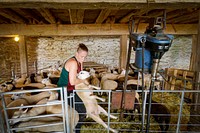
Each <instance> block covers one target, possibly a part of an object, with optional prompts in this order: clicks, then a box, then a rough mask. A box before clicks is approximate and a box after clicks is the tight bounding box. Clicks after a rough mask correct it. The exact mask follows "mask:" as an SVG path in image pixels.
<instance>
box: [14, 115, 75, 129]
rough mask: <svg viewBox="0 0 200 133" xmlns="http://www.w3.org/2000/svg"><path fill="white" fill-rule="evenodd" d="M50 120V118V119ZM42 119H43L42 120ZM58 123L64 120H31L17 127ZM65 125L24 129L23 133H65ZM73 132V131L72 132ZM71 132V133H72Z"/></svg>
mask: <svg viewBox="0 0 200 133" xmlns="http://www.w3.org/2000/svg"><path fill="white" fill-rule="evenodd" d="M48 118H50V117H48ZM40 119H41V118H40ZM58 122H62V120H51V119H49V121H42V120H40V121H36V120H30V121H27V122H22V123H20V124H19V125H17V126H16V127H17V128H21V127H28V126H30V125H31V126H37V125H49V124H53V123H58ZM63 130H64V129H63V125H62V124H59V125H53V126H44V127H37V128H28V129H27V128H24V129H23V132H42V133H52V132H63ZM72 132H73V131H72ZM72 132H71V133H72Z"/></svg>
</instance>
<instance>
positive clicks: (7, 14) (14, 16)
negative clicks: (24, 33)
mask: <svg viewBox="0 0 200 133" xmlns="http://www.w3.org/2000/svg"><path fill="white" fill-rule="evenodd" d="M0 15H1V16H3V17H5V18H7V19H10V20H11V21H14V22H16V23H19V24H23V23H26V21H25V20H24V19H22V18H21V17H20V16H18V15H17V14H15V13H14V12H11V11H10V10H8V9H0Z"/></svg>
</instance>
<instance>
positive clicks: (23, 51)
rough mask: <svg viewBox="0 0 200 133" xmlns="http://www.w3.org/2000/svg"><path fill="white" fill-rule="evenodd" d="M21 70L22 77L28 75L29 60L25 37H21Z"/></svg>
mask: <svg viewBox="0 0 200 133" xmlns="http://www.w3.org/2000/svg"><path fill="white" fill-rule="evenodd" d="M19 53H20V70H21V76H22V75H26V76H27V75H28V59H27V48H26V43H25V37H24V36H19Z"/></svg>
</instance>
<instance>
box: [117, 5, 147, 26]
mask: <svg viewBox="0 0 200 133" xmlns="http://www.w3.org/2000/svg"><path fill="white" fill-rule="evenodd" d="M149 10H150V9H149V8H146V9H141V10H139V11H136V12H131V13H129V14H127V15H126V16H125V17H123V18H122V19H120V21H119V22H120V23H127V22H128V21H129V18H130V17H131V16H132V15H134V16H142V15H143V14H145V13H147V12H148V11H149Z"/></svg>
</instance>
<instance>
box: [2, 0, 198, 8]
mask: <svg viewBox="0 0 200 133" xmlns="http://www.w3.org/2000/svg"><path fill="white" fill-rule="evenodd" d="M198 7H200V5H199V1H198V0H173V1H172V2H169V0H155V1H153V2H151V1H150V2H148V3H147V0H104V1H97V0H67V1H66V0H28V1H27V0H1V1H0V8H33V9H36V8H54V9H141V8H154V9H165V8H166V9H171V8H174V9H180V8H198Z"/></svg>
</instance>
